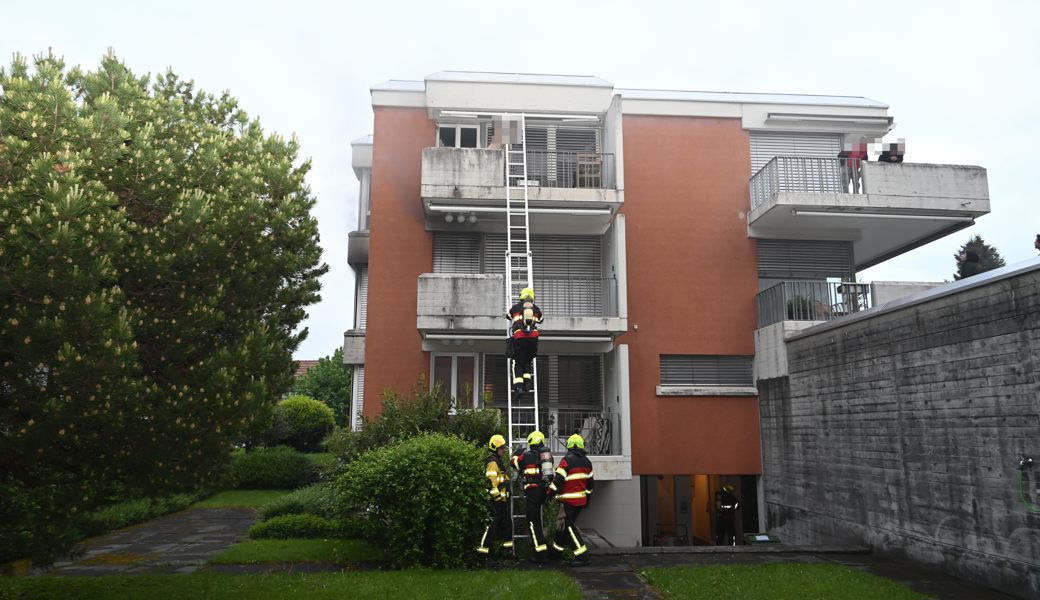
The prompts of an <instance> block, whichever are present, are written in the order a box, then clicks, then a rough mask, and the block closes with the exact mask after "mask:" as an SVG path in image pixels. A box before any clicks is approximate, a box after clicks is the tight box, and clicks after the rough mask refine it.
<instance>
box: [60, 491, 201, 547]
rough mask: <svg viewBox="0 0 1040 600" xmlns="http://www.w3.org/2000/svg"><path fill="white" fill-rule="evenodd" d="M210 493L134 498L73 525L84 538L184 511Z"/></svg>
mask: <svg viewBox="0 0 1040 600" xmlns="http://www.w3.org/2000/svg"><path fill="white" fill-rule="evenodd" d="M208 493H209V492H208V491H203V490H199V491H196V492H192V493H188V494H173V495H170V496H163V497H161V498H137V499H134V500H123V501H122V502H116V503H115V504H111V505H109V506H106V507H104V508H100V509H98V510H94V511H91V512H88V513H86V514H84V515H83V517H82V519H81V520H80V521H79V522H78V523H77V524H76V528H77V529H78V530H79V532H80V533H81V534H82V535H84V536H87V537H90V536H95V535H98V534H101V533H104V532H106V531H112V530H113V529H119V528H121V527H126V526H128V525H133V524H134V523H141V522H144V521H148V520H150V519H154V518H156V517H161V516H162V515H166V514H169V513H172V512H177V511H179V510H184V509H185V508H188V507H189V506H191V505H192V504H194V503H195V502H197V501H198V500H200V499H201V498H203V497H205V496H206V495H207V494H208Z"/></svg>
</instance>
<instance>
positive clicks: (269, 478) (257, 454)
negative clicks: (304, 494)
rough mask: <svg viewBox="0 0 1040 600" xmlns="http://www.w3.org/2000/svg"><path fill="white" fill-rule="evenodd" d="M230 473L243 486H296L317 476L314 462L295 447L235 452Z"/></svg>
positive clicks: (278, 487) (277, 487) (273, 487)
mask: <svg viewBox="0 0 1040 600" xmlns="http://www.w3.org/2000/svg"><path fill="white" fill-rule="evenodd" d="M231 477H232V479H233V480H234V482H235V487H238V488H241V489H275V490H280V489H295V488H298V487H300V486H303V485H307V484H308V483H310V482H312V481H313V480H314V477H315V466H314V461H312V460H311V459H309V458H307V457H306V456H304V455H303V454H300V453H299V452H297V451H295V450H293V449H292V448H287V447H285V446H278V447H275V448H260V449H258V450H255V451H253V452H246V453H244V454H238V455H235V456H233V457H232V459H231Z"/></svg>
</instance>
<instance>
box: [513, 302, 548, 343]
mask: <svg viewBox="0 0 1040 600" xmlns="http://www.w3.org/2000/svg"><path fill="white" fill-rule="evenodd" d="M509 320H510V321H511V322H512V323H513V337H514V338H536V337H538V324H539V323H541V322H542V309H540V308H538V305H537V304H535V303H534V302H531V301H530V300H524V301H523V302H518V303H516V304H514V305H513V308H510V309H509Z"/></svg>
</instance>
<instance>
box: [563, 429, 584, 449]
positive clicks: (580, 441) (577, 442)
mask: <svg viewBox="0 0 1040 600" xmlns="http://www.w3.org/2000/svg"><path fill="white" fill-rule="evenodd" d="M567 447H568V448H574V447H578V448H581V449H582V450H584V449H585V439H584V438H583V437H581V436H580V435H578V434H576V433H575V434H574V435H572V436H571V437H569V438H567Z"/></svg>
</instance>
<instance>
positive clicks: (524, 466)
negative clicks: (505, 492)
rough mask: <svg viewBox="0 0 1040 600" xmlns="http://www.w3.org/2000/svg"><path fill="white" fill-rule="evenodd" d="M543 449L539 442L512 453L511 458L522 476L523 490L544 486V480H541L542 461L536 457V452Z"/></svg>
mask: <svg viewBox="0 0 1040 600" xmlns="http://www.w3.org/2000/svg"><path fill="white" fill-rule="evenodd" d="M544 449H545V446H543V445H541V444H539V445H537V446H530V447H528V448H527V450H523V451H521V450H518V451H517V453H516V454H513V458H512V459H511V460H512V463H513V466H514V467H515V468H516V470H517V471H520V473H521V474H522V475H523V476H524V489H525V490H527V489H530V488H533V487H541V488H544V487H545V482H544V481H542V463H541V461H540V460H539V458H538V454H539V453H541V451H542V450H544Z"/></svg>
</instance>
